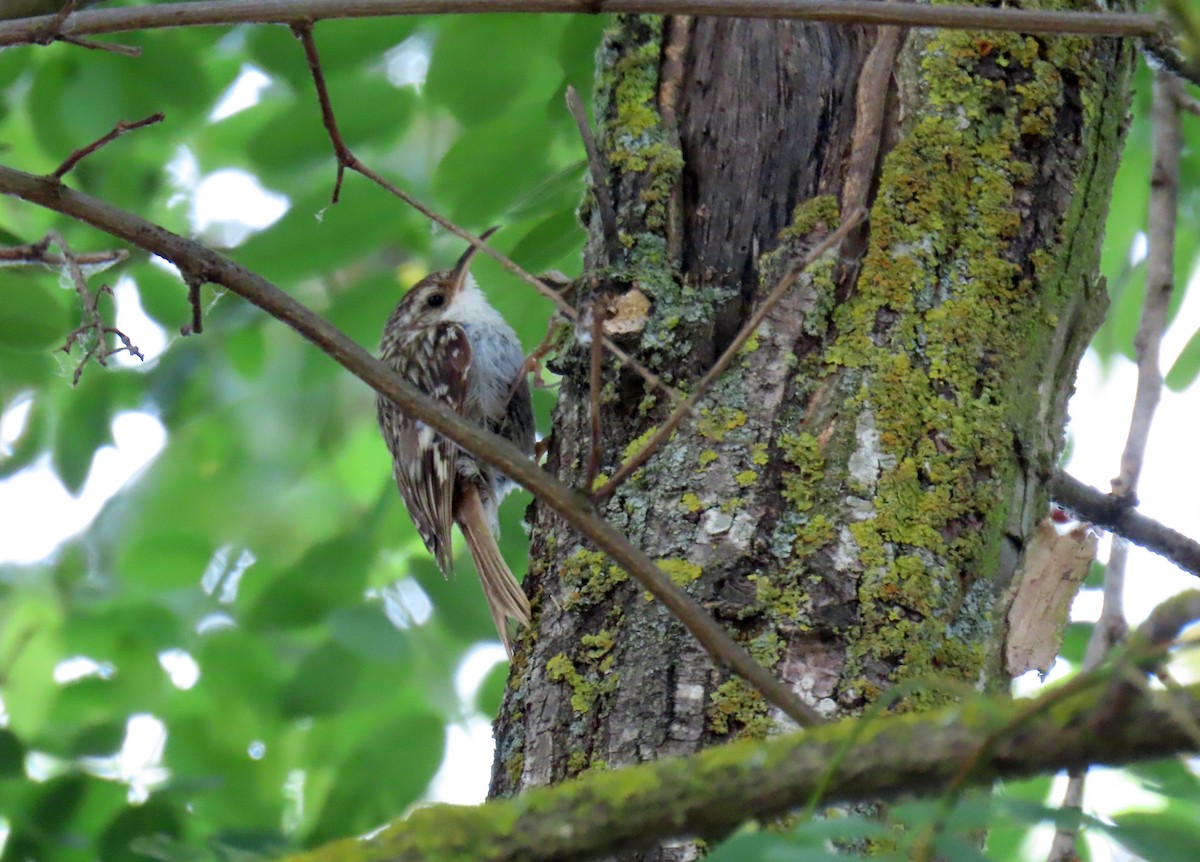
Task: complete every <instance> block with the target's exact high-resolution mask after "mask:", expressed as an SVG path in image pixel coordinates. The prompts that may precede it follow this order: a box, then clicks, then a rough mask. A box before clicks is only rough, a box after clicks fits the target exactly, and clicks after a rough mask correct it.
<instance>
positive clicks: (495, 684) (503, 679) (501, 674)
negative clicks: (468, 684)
mask: <svg viewBox="0 0 1200 862" xmlns="http://www.w3.org/2000/svg"><path fill="white" fill-rule="evenodd" d="M508 671H509V667H508V662H504V661H502V662H498V663H497V664H496V666H495V667H493V668H492V669H491V670H490V671H488V674H487V676H485V677H484V678H483V682H482V683H480V685H479V691H478V692H477V693H476V695H475V708H476V709H477V710H479V711H480V712H482V713H483V714H484V715H487V716H493V715H496V714H497V713H499V712H500V703H501V701H502V700H504V689H505V687H506V686H507V685H508Z"/></svg>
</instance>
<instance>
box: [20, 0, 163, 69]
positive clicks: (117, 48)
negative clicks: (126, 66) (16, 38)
mask: <svg viewBox="0 0 1200 862" xmlns="http://www.w3.org/2000/svg"><path fill="white" fill-rule="evenodd" d="M75 5H76V2H75V0H67V2H66V3H64V4H63V7H62V8H61V9H59V10H58V12H56V13H55V14H54V17H53V18H51V19H50V20H49V21H47V22H46V24H45V26H43V27H41V28H40V29H38V30H37V31H36V32H35V33H34V35H33V38H32V41H33V43H34V44H37V45H49V44H50V43H52V42H66V43H67V44H69V45H76V46H78V47H80V48H87V49H88V50H91V51H111V52H113V53H114V54H124V55H125V56H126V57H140V56H141V54H142V49H141V48H137V47H135V46H133V45H117V44H114V43H112V42H97V41H96V40H95V39H85V38H83V37H81V36H67V35H64V34H63V32H62V28H63V24H65V23H67V19H68V18H70V17H71V13H73V12H74V11H75Z"/></svg>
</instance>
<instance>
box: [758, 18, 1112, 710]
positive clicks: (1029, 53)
mask: <svg viewBox="0 0 1200 862" xmlns="http://www.w3.org/2000/svg"><path fill="white" fill-rule="evenodd" d="M1095 52H1096V48H1095V43H1089V42H1087V41H1086V40H1079V39H1065V38H1056V37H1032V36H1024V35H1019V34H999V33H992V34H988V35H986V36H983V35H981V34H979V33H972V32H965V31H953V32H952V31H940V32H938V33H937V34H935V35H932V36H930V37H928V41H927V43H926V44H924V45H923V46H922V47H921V50H920V54H919V56H920V64H921V76H922V81H923V87H924V91H925V96H926V97H927V98H926V103H925V104H926V107H924V108H922V110H921V112H920V113H919V114H918V115H916V116H914V117H913V119H912V120H911V127H910V130H909V132H908V134H907V135H906V136H905V137H904V138H903V140H901V141H900V142H899V144H898V145H897V146H896V147H895V149H894V150H893V151H892V152H891V153H890V154H889V155H888V157H887V158H886V159H885V161H884V164H883V170H882V176H881V178H880V183H879V192H878V196H877V198H876V201H875V204H874V207H873V210H872V214H871V232H870V240H869V248H868V250H867V254H866V256H865V258H864V261H863V266H862V270H861V273H860V276H859V279H858V282H857V292H856V294H855V295H854V296H853V297H852V298H851V299H850V301H848V302H846V303H843V304H842V305H840V306H839V307H838V308H837V309H836V310H835V312H834V322H835V327H836V332H837V337H836V340H835V342H834V344H833V345H832V346H831V348H830V349H829V350H828V351H827V353H826V357H825V358H826V359H827V360H828V361H831V362H832V363H833V364H834V365H838V366H842V367H843V368H844V369H850V370H851V371H852V372H853V373H852V374H850V375H848V377H847V379H849V380H856V381H857V386H856V388H855V389H854V390H853V391H852V392H850V394H849V395H848V396H847V397H846V398H845V400H844V401H843V402H842V404H841V405H840V407H839V409H838V412H839V413H840V414H841V415H843V416H858V417H866V418H869V419H870V421H871V423H872V424H871V426H870V427H869V428H867V426H865V425H863V424H862V423H863V420H862V419H860V420H859V422H860V424H859V428H860V429H864V428H867V430H866V431H863V432H862V433H860V436H859V438H858V440H857V442H856V447H857V448H859V449H861V450H862V453H863V457H864V458H866V459H869V463H871V464H873V465H878V470H875V469H870V470H867V471H859V472H857V473H856V475H857V476H859V477H860V479H863V481H860V482H858V483H857V484H856V486H855V487H854V488H853V490H854V492H855V493H856V494H857V495H859V496H862V497H864V498H865V499H867V500H869V502H870V507H871V511H872V515H873V516H872V517H870V518H862V519H860V520H857V521H854V522H853V523H851V524H850V525H849V529H850V533H851V535H852V536H853V539H854V541H855V543H856V544H857V551H858V557H859V560H860V562H861V565H862V567H863V574H862V576H861V578H860V579H859V586H858V596H857V598H858V603H859V609H860V630H859V633H858V637H857V638H855V639H854V641H853V646H852V650H851V654H850V657H849V665H848V675H850V676H853V675H854V674H855V673H856V669H861V668H864V667H867V666H871V667H876V668H877V667H879V666H880V663H882V664H883V665H884V666H888V667H891V668H894V672H893V675H892V677H893V679H902V678H905V677H911V676H914V675H925V674H932V673H941V674H945V675H950V676H954V677H958V678H960V679H963V680H966V681H971V682H974V681H975V680H977V679H978V678H979V676H980V672H981V670H982V668H983V662H984V661H985V656H984V654H983V652H981V651H980V650H978V649H976V648H975V647H969V648H968V647H967V646H965V644H966V643H967V642H972V643H978V642H981V641H982V640H983V638H984V637H985V636H986V632H987V631H988V630H989V627H990V626H991V625H992V624H993V623H992V621H991V618H990V613H991V602H990V600H987V599H986V598H984V597H983V595H982V594H981V595H980V599H981V600H980V601H979V602H978V603H977V607H971V606H968V605H965V604H964V603H963V594H962V592H961V590H964V589H966V588H965V587H962V586H961V585H962V584H963V582H964V581H965V582H968V583H969V582H971V581H972V580H973V579H977V578H978V579H980V582H981V583H983V584H987V583H988V580H987V579H988V578H989V577H990V576H991V575H992V574H993V572H994V571H995V566H996V562H997V559H998V551H997V548H998V547H999V544H1000V534H1001V532H1002V530H1003V528H1004V523H1005V521H1006V519H1007V517H1008V511H1007V500H1008V489H1009V487H1010V485H1011V481H1012V476H1013V470H1014V468H1015V459H1014V456H1013V450H1014V442H1013V441H1014V437H1016V438H1018V439H1020V438H1022V437H1023V436H1024V435H1026V434H1028V439H1034V438H1035V437H1036V436H1037V434H1039V433H1044V432H1043V431H1042V430H1041V429H1040V427H1039V426H1038V424H1037V423H1038V422H1039V421H1043V420H1040V419H1038V418H1037V413H1038V401H1037V398H1038V393H1037V391H1036V390H1037V387H1036V386H1031V385H1029V381H1030V380H1039V379H1041V375H1042V373H1043V371H1042V369H1040V368H1038V367H1037V366H1036V365H1035V364H1034V363H1036V362H1037V361H1039V358H1040V357H1043V356H1044V355H1045V353H1044V351H1043V350H1042V349H1041V348H1040V346H1037V345H1042V344H1046V343H1051V341H1052V340H1053V339H1054V337H1055V332H1054V327H1055V326H1056V325H1057V324H1058V321H1059V319H1060V313H1059V309H1060V308H1061V307H1063V298H1064V296H1066V295H1068V294H1069V293H1070V292H1071V291H1077V290H1078V285H1079V277H1078V276H1075V277H1074V278H1067V279H1064V278H1063V274H1064V272H1065V270H1066V268H1067V267H1069V265H1070V264H1069V262H1068V260H1069V257H1070V255H1071V249H1069V248H1065V247H1060V246H1058V245H1056V244H1055V243H1056V237H1055V236H1053V235H1051V236H1050V237H1048V238H1047V240H1046V245H1045V246H1044V247H1043V248H1041V249H1039V250H1037V251H1036V252H1035V253H1034V254H1033V255H1032V256H1025V257H1022V258H1020V259H1018V258H1017V257H1016V256H1014V255H1013V254H1012V247H1013V243H1014V240H1016V239H1017V238H1018V237H1019V236H1021V235H1023V232H1025V231H1027V228H1026V227H1025V224H1024V219H1025V218H1026V214H1027V209H1028V206H1029V204H1028V199H1029V196H1030V195H1031V194H1036V190H1034V189H1033V188H1032V187H1033V185H1034V184H1035V183H1036V182H1037V181H1038V178H1037V177H1036V176H1035V157H1036V158H1041V156H1040V153H1041V152H1042V150H1043V148H1044V147H1046V146H1053V145H1056V143H1057V141H1056V136H1057V135H1058V134H1059V132H1057V131H1056V129H1057V127H1058V125H1059V118H1060V114H1061V112H1062V111H1064V110H1067V106H1068V105H1069V104H1070V103H1071V102H1072V100H1076V101H1077V103H1079V104H1083V105H1084V110H1085V112H1086V111H1091V110H1094V107H1089V103H1090V102H1094V101H1095V99H1097V98H1099V97H1098V96H1096V95H1094V94H1093V90H1094V89H1097V88H1096V86H1095V80H1094V79H1095V76H1096V74H1097V72H1098V70H1097V69H1096V68H1094V67H1093V63H1094V57H1095ZM1115 110H1116V112H1117V113H1118V114H1120V113H1122V111H1123V109H1121V108H1116V109H1115ZM1104 145H1105V146H1110V145H1111V144H1104ZM934 164H936V165H937V166H938V169H937V170H931V169H930V165H934ZM1084 164H1085V165H1086V164H1087V160H1086V158H1085V159H1084ZM1082 173H1083V174H1086V175H1087V177H1088V178H1087V179H1086V180H1085V181H1087V182H1090V181H1091V179H1090V178H1091V173H1092V172H1091V169H1090V168H1085V169H1084V170H1083V171H1082ZM1087 197H1088V195H1087V194H1085V193H1081V192H1076V194H1075V200H1076V201H1079V200H1084V201H1086V199H1087ZM1082 205H1083V204H1080V206H1082ZM1071 217H1072V216H1070V215H1068V222H1069V221H1070V219H1071ZM1065 230H1066V228H1064V231H1065ZM1086 235H1087V236H1089V237H1095V236H1096V232H1095V230H1092V231H1091V232H1090V233H1088V234H1086ZM1081 247H1082V246H1081ZM1076 256H1078V257H1084V258H1087V257H1088V255H1086V254H1085V255H1076ZM1026 258H1029V259H1026ZM1092 264H1094V261H1092ZM780 445H781V448H783V449H784V451H785V458H786V459H787V460H788V461H789V462H790V463H792V464H793V465H795V466H797V470H796V472H795V473H792V474H790V475H786V474H785V476H784V496H785V499H787V500H788V502H789V503H790V504H791V505H792V506H793V507H794V508H795V509H796V510H798V511H800V512H806V511H809V510H811V509H812V508H813V506H814V504H815V502H816V501H817V496H816V494H817V493H818V492H817V490H816V489H817V488H818V487H819V485H820V482H821V474H822V472H823V470H824V466H823V464H822V463H821V460H820V447H819V446H817V445H816V441H815V440H814V439H812V438H811V437H807V438H806V437H804V436H803V435H798V436H796V437H794V438H789V439H784V440H781V443H780ZM1042 454H1044V455H1045V456H1047V458H1048V459H1052V458H1053V457H1054V454H1055V453H1054V452H1053V451H1048V452H1045V453H1042ZM1046 466H1047V467H1049V466H1050V464H1049V463H1048V464H1047V465H1046ZM832 539H833V535H832V526H831V525H829V524H818V523H810V524H808V525H806V530H805V536H804V542H805V543H806V544H809V543H811V542H828V541H831V540H832ZM941 585H946V588H945V589H942V588H941ZM971 615H974V616H971ZM951 621H954V623H953V624H954V625H956V626H958V627H959V630H956V631H951V629H950V625H951ZM968 631H969V632H972V633H971V634H969V635H964V634H962V632H968ZM850 685H851V686H855V685H861V686H862V687H863V689H864V690H865V691H866V692H867V693H868V695H870V694H873V693H874V687H873V686H871V685H869V684H868V683H867V682H866V680H865V678H860V679H858V680H857V681H852V682H850ZM931 697H934V696H931ZM934 699H936V697H935V698H934Z"/></svg>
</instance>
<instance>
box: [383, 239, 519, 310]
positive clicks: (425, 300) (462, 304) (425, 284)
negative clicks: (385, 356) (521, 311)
mask: <svg viewBox="0 0 1200 862" xmlns="http://www.w3.org/2000/svg"><path fill="white" fill-rule="evenodd" d="M495 232H496V228H494V227H493V228H489V229H488V230H486V231H484V232H483V233H482V234H480V235H479V238H480V239H481V240H486V239H487V238H488V237H490V236H491V235H492V234H493V233H495ZM479 248H480V247H479V246H476V245H472V246H469V247H468V248H467V250H466V251H464V252H463V254H462V257H460V258H459V259H458V262H457V263H455V264H454V266H452V267H450V268H449V269H440V270H438V271H437V272H431V273H430V274H429V275H427V276H425V277H424V278H423V279H421V280H420V281H418V282H417V283H416V284H414V285H413V286H412V287H411V288H410V289H409V291H408V293H406V294H404V296H403V297H402V298H401V300H400V302H399V303H398V304H397V305H396V309H395V310H394V311H393V312H392V315H391V317H390V318H389V319H388V325H387V329H388V330H389V331H391V330H393V329H399V330H402V331H415V330H421V329H425V328H426V327H430V326H436V325H437V324H439V323H442V322H448V321H453V322H462V317H463V314H464V313H465V312H467V311H468V309H467V308H466V306H473V305H475V304H476V302H477V301H478V300H479V299H481V298H482V294H480V293H479V288H478V287H477V286H476V284H475V279H473V278H472V277H471V273H470V268H471V260H472V258H474V257H475V253H476V252H478V251H479ZM483 301H484V302H485V303H486V300H483Z"/></svg>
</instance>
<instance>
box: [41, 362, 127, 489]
mask: <svg viewBox="0 0 1200 862" xmlns="http://www.w3.org/2000/svg"><path fill="white" fill-rule="evenodd" d="M78 349H79V348H78V347H76V350H78ZM112 395H113V384H112V375H111V372H108V371H107V370H106V369H104V368H101V367H100V366H98V365H96V366H93V367H91V368H88V369H87V370H86V371H85V372H84V374H83V376H82V377H81V378H80V380H79V385H78V386H77V387H75V392H74V393H73V396H72V397H71V398H70V399H69V400H68V401H67V407H66V410H64V411H63V415H62V419H61V420H60V424H59V431H58V435H57V439H56V440H55V444H54V469H55V472H57V473H58V475H59V478H60V479H62V481H63V484H64V485H66V486H67V489H68V490H69V491H71V493H73V494H77V493H79V489H80V488H82V487H83V482H84V480H85V479H87V475H88V471H89V469H90V468H91V466H92V457H93V456H94V455H95V454H96V450H97V449H99V448H100V447H101V446H103V445H104V444H106V443H111V442H112V413H113V410H112V408H113V402H112Z"/></svg>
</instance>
